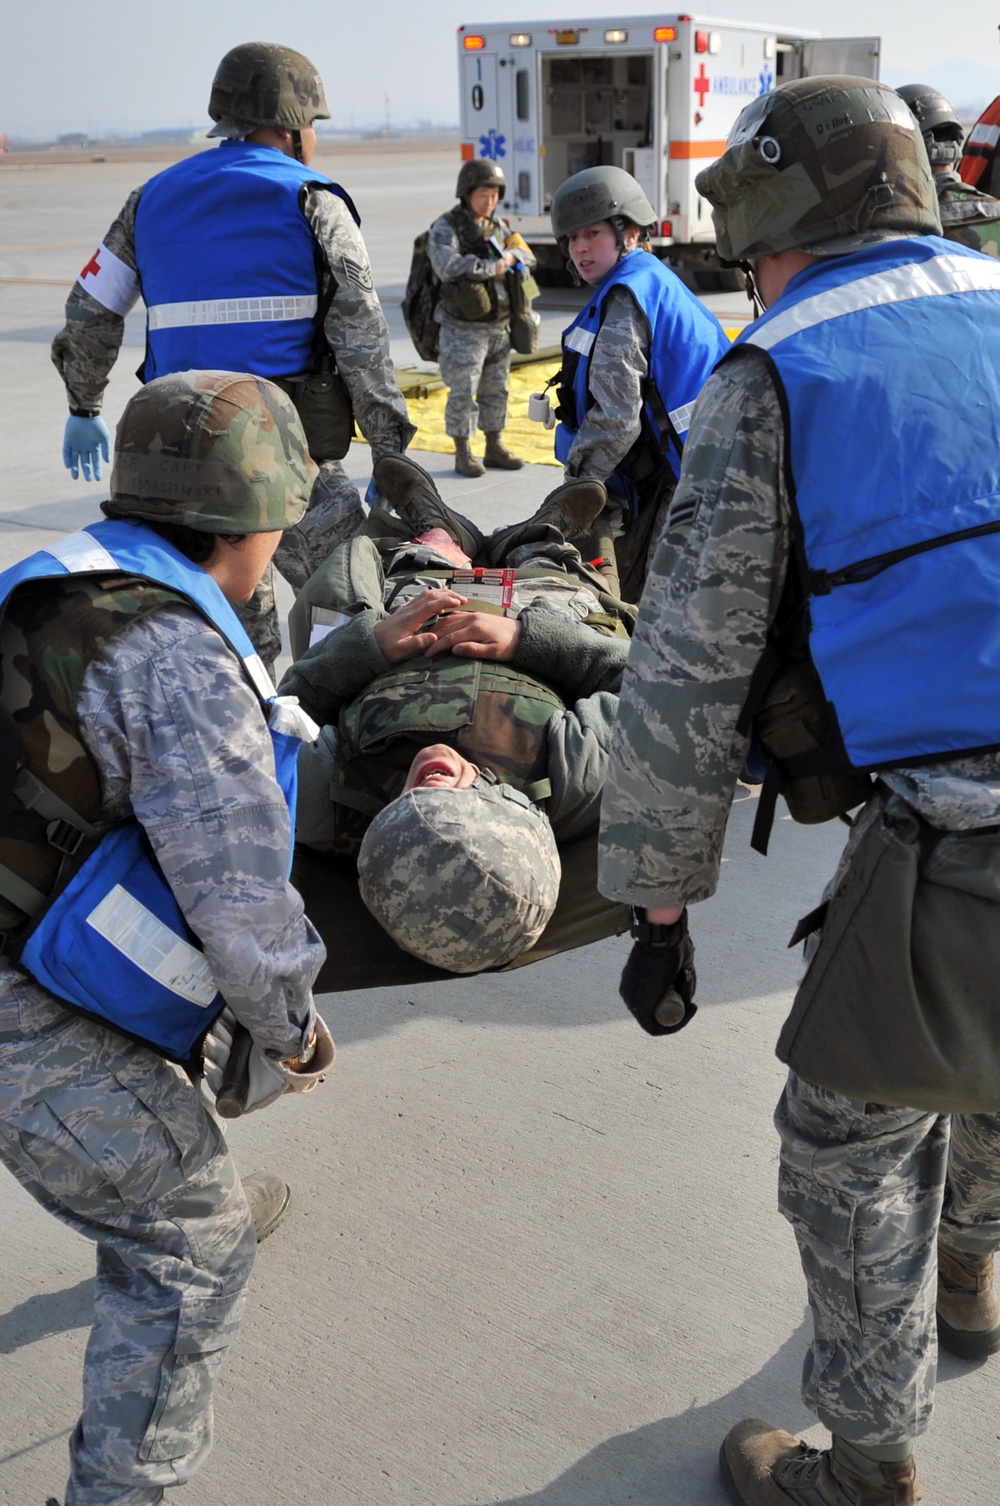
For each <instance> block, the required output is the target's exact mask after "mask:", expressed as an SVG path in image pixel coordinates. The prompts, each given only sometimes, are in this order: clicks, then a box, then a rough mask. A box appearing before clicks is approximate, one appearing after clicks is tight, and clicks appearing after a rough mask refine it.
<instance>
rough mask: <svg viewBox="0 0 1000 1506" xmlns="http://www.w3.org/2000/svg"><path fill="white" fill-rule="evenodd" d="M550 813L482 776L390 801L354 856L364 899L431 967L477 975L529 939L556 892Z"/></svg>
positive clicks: (523, 946) (388, 928) (534, 936)
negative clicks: (460, 787)
mask: <svg viewBox="0 0 1000 1506" xmlns="http://www.w3.org/2000/svg"><path fill="white" fill-rule="evenodd" d="M560 875H561V868H560V863H559V853H558V852H557V850H556V844H555V838H554V837H553V835H552V827H551V826H550V824H549V820H548V817H547V816H546V815H545V814H544V813H543V812H542V811H541V810H539V808H538V807H537V806H536V805H533V804H532V803H531V801H530V800H529V799H528V798H527V796H526V795H523V794H521V792H520V791H519V790H515V789H514V788H513V787H512V786H511V785H508V784H496V783H491V782H489V780H488V779H487V778H485V777H484V776H483V775H479V776H478V777H477V779H476V780H475V782H474V783H473V784H471V785H469V786H468V788H467V789H464V790H456V789H415V790H409V791H408V792H407V793H406V794H405V795H400V796H399V798H398V799H396V800H392V801H390V803H389V804H388V805H387V806H386V807H385V809H384V810H382V811H380V812H379V814H378V815H377V816H376V817H375V819H374V821H373V822H372V824H371V826H370V827H369V828H368V830H367V832H366V833H365V836H364V840H363V841H362V843H361V850H360V852H359V854H358V885H359V888H360V891H361V898H362V899H363V900H364V902H365V904H366V905H367V906H368V909H369V910H370V911H371V913H372V914H373V915H374V916H375V919H376V920H377V921H378V922H379V924H380V925H381V926H382V928H383V930H385V931H387V932H388V934H389V935H390V936H391V937H392V939H393V941H395V942H396V944H397V945H398V946H400V947H402V948H403V950H404V951H406V952H411V953H412V954H413V955H414V956H416V957H419V958H421V960H422V961H424V962H428V963H430V964H431V965H432V966H433V967H439V968H443V969H444V970H445V971H447V972H451V973H476V972H480V971H482V970H483V969H486V968H491V967H502V966H503V965H504V963H507V962H511V961H513V959H514V958H515V957H518V956H520V954H521V953H522V952H524V951H527V949H528V948H529V947H531V946H533V945H534V943H535V942H536V941H537V940H538V938H539V936H540V935H541V934H542V932H543V931H544V929H545V927H546V925H547V924H548V922H549V919H550V918H551V915H552V912H553V910H554V909H555V906H556V900H557V898H558V896H559V879H560Z"/></svg>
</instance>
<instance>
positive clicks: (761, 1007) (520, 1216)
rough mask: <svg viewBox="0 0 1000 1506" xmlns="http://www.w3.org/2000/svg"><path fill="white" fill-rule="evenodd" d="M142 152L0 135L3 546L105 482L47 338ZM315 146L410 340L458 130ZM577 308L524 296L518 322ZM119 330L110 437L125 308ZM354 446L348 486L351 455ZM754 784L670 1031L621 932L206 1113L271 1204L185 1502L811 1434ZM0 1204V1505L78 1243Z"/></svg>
mask: <svg viewBox="0 0 1000 1506" xmlns="http://www.w3.org/2000/svg"><path fill="white" fill-rule="evenodd" d="M161 165H162V164H160V163H156V164H155V165H152V166H150V165H148V164H146V165H144V164H143V163H142V161H140V160H138V159H136V160H135V161H130V162H126V163H124V164H122V163H119V162H115V163H90V162H86V161H81V162H80V163H79V164H72V165H65V164H54V163H53V164H48V163H43V164H42V165H40V166H18V164H17V160H16V159H6V160H4V159H0V203H2V206H3V219H2V224H3V230H2V232H0V237H2V245H0V362H2V375H0V382H2V400H0V424H2V427H3V458H4V472H5V479H4V488H3V497H2V500H0V565H6V564H9V563H10V562H11V561H13V560H15V559H17V558H19V557H21V556H22V555H23V554H25V553H28V552H30V551H31V550H33V549H36V548H39V547H43V546H44V545H45V544H46V542H48V541H50V540H51V539H53V538H55V537H57V536H58V535H59V534H61V533H62V532H64V531H66V530H69V529H73V528H77V527H80V526H81V525H82V524H84V523H87V522H89V521H91V520H93V519H95V518H96V517H97V516H98V508H97V502H98V501H99V499H100V497H101V496H102V495H106V488H105V487H104V486H94V485H91V486H89V487H88V486H86V485H85V484H84V483H82V482H73V481H72V480H71V479H70V477H69V474H68V472H67V471H65V470H64V469H63V467H62V464H61V459H60V449H61V436H62V429H63V423H64V418H65V402H64V397H63V393H62V387H61V384H60V382H59V380H58V378H57V376H56V374H55V372H54V370H53V369H52V367H51V366H50V363H49V357H48V345H49V341H50V340H51V338H52V336H53V335H54V334H55V332H56V330H57V329H58V328H59V327H60V325H61V322H62V304H63V300H64V298H65V296H66V291H67V290H68V287H69V285H71V284H72V282H73V280H74V278H75V276H76V273H77V272H78V270H79V268H80V267H81V266H82V265H83V264H84V262H85V261H86V260H87V258H88V257H89V255H90V253H91V252H92V251H93V249H94V247H95V245H96V244H97V241H98V240H99V239H100V237H101V236H102V235H103V233H104V230H105V229H106V227H107V225H108V224H109V223H110V221H111V219H112V217H113V215H114V214H115V212H116V211H117V209H118V208H119V207H120V205H121V204H122V202H123V201H124V199H125V197H126V195H127V193H128V191H129V190H130V189H131V188H132V187H133V186H135V184H137V183H140V182H142V181H143V180H144V179H145V178H146V177H147V176H149V175H150V173H151V172H153V171H157V170H158V169H159V167H160V166H161ZM318 166H320V167H321V168H323V169H324V170H326V171H328V172H330V173H331V174H332V175H333V176H335V177H338V178H340V179H341V180H342V181H343V182H344V184H345V186H346V187H347V188H348V189H349V190H350V192H351V193H352V194H353V195H354V196H355V198H356V201H357V203H358V206H359V209H360V211H361V214H362V218H363V221H364V231H365V235H366V238H367V241H368V245H369V247H370V250H371V253H372V261H373V265H374V270H375V276H376V281H377V284H378V287H379V290H380V292H381V294H382V296H383V300H384V303H385V307H386V313H387V315H388V317H389V320H390V327H391V329H392V332H393V336H394V347H393V353H394V357H395V358H396V359H397V360H398V361H399V362H401V363H407V364H408V363H411V362H412V359H413V352H412V347H410V345H409V342H408V340H406V338H405V333H404V331H403V329H402V324H401V320H400V318H399V310H398V302H397V301H396V300H398V298H399V295H400V293H401V291H402V285H403V283H404V281H405V277H406V271H407V268H408V265H409V251H410V246H411V243H412V239H413V236H414V235H415V234H416V233H417V232H418V230H420V229H421V228H424V227H425V226H426V225H427V224H428V223H429V221H430V219H431V218H432V217H433V216H434V215H435V214H437V213H440V212H441V211H442V210H443V209H444V208H447V207H448V206H449V205H450V203H451V202H452V188H453V184H454V177H455V172H456V168H457V152H456V150H455V148H454V147H453V146H447V147H442V148H439V147H436V146H435V147H433V148H432V149H428V150H424V151H416V152H408V153H407V154H406V155H405V156H399V155H397V154H395V153H393V152H392V150H391V149H389V150H387V151H384V152H371V151H366V152H352V151H350V150H349V149H348V148H347V147H346V146H345V147H341V148H338V151H337V152H336V153H335V154H334V155H333V156H330V157H327V156H324V157H322V158H321V159H320V161H319V163H318ZM571 301H572V299H571V297H569V298H562V297H560V296H555V297H554V296H553V295H549V296H548V299H547V310H546V312H545V316H544V317H545V325H544V328H543V341H546V342H547V341H548V340H549V339H550V338H552V337H554V336H556V335H557V333H558V330H559V329H560V328H561V327H562V326H563V324H565V323H566V322H568V317H569V315H568V313H567V311H566V308H565V307H562V308H560V307H558V306H557V305H559V304H563V305H565V304H567V303H570V302H571ZM709 301H710V302H711V303H712V304H713V306H716V307H717V308H718V309H720V310H721V311H722V312H725V313H727V314H729V313H731V312H742V311H743V309H744V308H745V303H744V301H743V300H742V299H741V298H728V299H726V298H721V297H720V298H712V299H711V300H709ZM126 345H127V348H126V349H125V350H123V352H122V354H121V357H120V359H119V362H118V365H117V367H116V369H115V372H114V374H113V376H112V379H111V384H110V388H109V392H108V397H107V404H106V415H107V418H108V422H109V426H110V427H111V428H112V430H113V428H114V423H115V421H116V420H117V418H118V416H119V414H120V412H121V409H122V407H123V405H124V403H125V401H126V400H127V398H128V396H129V395H130V393H131V392H132V391H134V390H135V385H136V383H135V379H134V377H133V375H132V372H133V371H134V368H135V366H136V365H137V364H138V362H139V360H140V358H141V355H142V320H141V315H133V316H132V317H131V318H130V320H129V325H128V332H127V337H126ZM416 458H418V459H420V460H421V461H424V462H426V464H427V465H428V468H429V469H430V471H431V472H432V473H433V474H434V475H435V477H437V478H438V479H439V481H440V484H441V488H442V491H443V492H444V494H445V496H446V498H447V499H448V500H449V501H451V502H453V503H454V504H455V505H457V506H459V507H460V508H461V509H462V510H463V511H466V512H467V513H468V514H469V515H470V516H471V517H472V518H474V519H475V521H476V522H478V523H479V524H480V525H481V526H483V527H492V526H495V525H496V524H498V523H500V522H502V521H505V520H510V519H514V518H517V517H523V516H525V515H526V514H527V513H529V512H530V511H531V510H532V509H533V508H534V507H535V506H536V505H537V503H538V501H540V500H541V498H542V497H543V496H544V495H545V494H546V492H547V491H548V490H549V489H550V488H551V486H552V485H553V484H554V483H555V482H556V481H557V479H558V473H556V472H554V471H552V470H551V469H550V468H547V467H541V466H533V467H526V468H525V470H524V471H521V472H519V473H517V474H516V475H505V474H497V473H487V475H486V476H485V477H484V478H483V479H481V480H478V481H467V480H463V479H461V478H458V477H456V476H455V475H454V473H453V471H452V470H451V462H450V459H449V457H447V456H442V455H437V454H427V455H421V454H420V453H419V452H416ZM348 464H349V467H350V470H351V474H352V475H353V476H354V477H355V478H356V479H357V480H358V481H359V482H360V483H361V484H362V486H363V485H365V484H366V483H367V479H368V474H369V455H368V451H367V448H366V447H365V446H364V445H360V444H357V445H355V446H354V447H353V448H352V451H351V455H350V458H349V462H348ZM286 599H287V598H286ZM754 808H755V800H754V799H753V797H752V796H751V795H750V794H749V792H746V791H741V792H740V797H739V798H738V800H737V803H736V805H735V806H734V809H733V815H732V819H731V821H730V829H729V836H728V841H727V847H726V858H725V863H724V867H723V875H722V882H721V885H720V888H719V892H718V895H717V896H716V897H715V899H713V900H712V901H711V902H709V903H707V904H705V905H699V906H698V907H697V908H696V909H695V911H694V913H693V916H692V931H693V934H694V936H695V939H696V942H697V946H698V972H699V994H698V998H699V1004H700V1010H699V1013H698V1016H697V1018H696V1019H695V1020H694V1022H693V1023H692V1024H691V1026H690V1027H689V1028H688V1029H687V1030H686V1031H685V1032H684V1033H683V1034H681V1035H679V1036H676V1037H668V1038H663V1039H660V1040H652V1039H650V1038H649V1037H647V1036H645V1035H644V1034H643V1033H642V1032H641V1031H640V1030H639V1029H638V1027H637V1026H636V1025H635V1024H634V1022H633V1021H632V1019H631V1017H630V1016H629V1015H628V1014H627V1013H626V1011H625V1009H624V1006H623V1005H622V1004H621V1002H620V1000H619V999H618V996H617V984H618V977H619V973H620V970H621V966H622V963H623V961H624V958H625V956H626V953H627V947H628V943H627V941H625V940H617V941H615V940H612V941H607V942H603V943H601V944H599V945H597V946H592V947H589V948H586V949H582V950H580V951H577V952H572V953H568V954H564V955H563V956H561V957H559V958H556V959H553V960H552V961H550V962H546V963H541V964H538V965H536V966H534V967H531V968H526V969H524V970H523V971H521V972H518V973H516V974H514V975H512V976H509V977H498V976H489V975H485V976H482V977H478V978H472V979H461V980H455V981H454V982H451V983H447V984H443V985H434V986H422V987H415V988H410V989H405V988H400V989H376V990H369V991H361V992H353V993H345V994H328V995H325V996H324V997H323V998H322V999H321V1000H320V1009H321V1011H322V1013H323V1014H324V1016H325V1018H326V1019H327V1021H328V1022H329V1024H330V1027H331V1029H332V1031H333V1034H334V1037H335V1039H336V1040H337V1043H338V1048H339V1049H338V1059H337V1063H336V1066H335V1068H334V1070H333V1072H332V1074H331V1076H330V1078H329V1080H328V1082H327V1083H326V1085H325V1086H324V1087H323V1088H321V1089H319V1090H318V1091H317V1092H316V1093H314V1094H312V1095H311V1096H309V1097H308V1098H305V1099H302V1098H297V1099H294V1100H285V1101H283V1102H281V1103H279V1104H277V1105H275V1106H274V1107H272V1108H270V1109H268V1110H267V1111H266V1112H264V1113H261V1114H256V1115H253V1116H251V1117H248V1118H247V1119H246V1120H243V1121H239V1122H237V1123H235V1124H234V1125H233V1126H232V1128H231V1131H230V1138H231V1143H232V1145H233V1148H234V1151H235V1154H236V1157H237V1160H238V1163H239V1165H240V1166H241V1168H242V1169H243V1170H244V1171H248V1170H252V1169H254V1168H255V1167H261V1166H267V1167H270V1168H273V1169H275V1170H277V1171H280V1172H281V1173H282V1174H283V1175H284V1176H285V1177H286V1178H287V1179H288V1181H289V1182H290V1183H291V1184H292V1186H293V1189H294V1203H293V1207H292V1212H291V1215H290V1216H289V1218H288V1219H287V1220H286V1221H285V1223H284V1224H283V1225H282V1226H281V1227H280V1228H279V1229H278V1230H277V1231H276V1233H275V1234H274V1235H273V1236H272V1237H271V1238H270V1239H269V1240H268V1242H267V1243H266V1244H265V1245H264V1246H262V1248H261V1250H260V1254H259V1259H258V1262H257V1266H256V1269H255V1272H254V1278H253V1290H252V1293H251V1300H250V1302H249V1304H248V1309H247V1318H246V1322H245V1325H244V1328H243V1331H242V1333H241V1335H240V1338H239V1340H238V1342H237V1344H236V1345H235V1347H234V1349H233V1351H232V1353H231V1356H230V1359H229V1362H228V1365H227V1367H226V1369H225V1371H224V1373H223V1375H222V1378H221V1381H220V1384H219V1387H218V1391H217V1400H216V1421H217V1440H216V1446H215V1450H214V1453H213V1455H212V1457H211V1459H210V1461H209V1463H208V1465H207V1466H206V1468H205V1469H204V1470H203V1471H202V1472H201V1473H200V1474H199V1475H198V1476H197V1477H196V1479H195V1480H194V1481H193V1482H192V1483H191V1484H190V1485H189V1486H188V1487H187V1488H186V1490H185V1492H184V1495H183V1499H184V1501H185V1503H186V1506H216V1503H234V1506H236V1503H239V1506H272V1503H273V1502H275V1501H283V1500H286V1499H294V1500H301V1501H310V1502H311V1501H315V1502H322V1503H324V1506H325V1503H335V1506H383V1503H386V1502H393V1503H398V1506H473V1503H490V1506H625V1503H630V1506H723V1502H724V1501H725V1495H724V1492H723V1490H722V1487H721V1484H720V1483H719V1479H718V1474H717V1464H716V1454H717V1450H718V1446H719V1443H720V1441H721V1439H722V1436H723V1434H724V1433H725V1432H726V1430H727V1429H728V1428H729V1427H730V1426H731V1425H732V1424H733V1423H734V1422H736V1421H738V1420H739V1419H740V1418H741V1417H744V1416H747V1415H751V1414H756V1415H758V1416H764V1417H770V1418H771V1419H773V1420H774V1421H776V1422H778V1423H780V1424H782V1425H783V1426H785V1427H787V1428H789V1429H791V1430H793V1431H801V1432H802V1433H803V1436H805V1437H807V1438H808V1439H809V1441H811V1442H813V1443H816V1444H819V1445H822V1444H824V1443H825V1435H824V1433H823V1430H822V1429H821V1428H819V1427H817V1426H816V1425H815V1424H813V1423H812V1419H811V1418H810V1415H809V1414H808V1413H807V1412H806V1410H805V1409H804V1407H803V1406H802V1403H801V1401H800V1400H799V1396H798V1382H799V1372H800V1367H801V1362H802V1356H803V1352H804V1349H805V1345H806V1341H807V1335H808V1333H809V1316H808V1311H807V1308H806V1303H805V1288H804V1283H803V1280H802V1276H801V1272H800V1270H799V1264H798V1257H797V1253H796V1248H795V1242H794V1239H793V1237H792V1233H791V1230H790V1229H789V1228H788V1226H787V1225H786V1224H785V1223H784V1221H783V1220H782V1218H781V1217H780V1215H779V1214H778V1212H777V1209H776V1205H775V1177H776V1164H777V1139H776V1136H775V1134H774V1131H773V1128H772V1125H771V1122H770V1116H771V1111H772V1107H773V1104H774V1102H775V1100H776V1099H777V1096H778V1094H779V1092H780V1089H781V1084H782V1080H783V1072H782V1069H781V1067H780V1065H779V1064H778V1062H777V1061H776V1059H775V1057H774V1055H773V1043H774V1041H775V1039H776V1037H777V1033H778V1030H779V1028H780V1025H781V1022H782V1020H783V1018H784V1016H785V1014H786V1012H787V1010H788V1007H789V1004H790V1001H791V997H792V993H793V990H794V987H795V981H796V976H797V972H798V968H799V960H798V955H797V953H793V952H789V951H788V950H787V949H786V945H785V943H786V941H787V938H788V936H789V935H790V933H791V931H792V928H793V926H794V924H795V921H796V919H797V918H798V916H799V915H800V914H801V913H803V912H805V911H806V910H809V909H810V908H812V906H813V905H814V904H815V903H816V902H817V901H818V897H819V895H820V892H821V889H822V886H823V883H824V881H825V879H826V877H827V876H828V874H829V873H830V871H831V869H832V867H833V865H834V863H835V860H836V854H837V852H838V850H839V847H840V845H841V840H842V835H843V833H842V829H841V828H840V827H839V826H838V825H837V824H836V823H833V824H831V825H829V826H826V827H821V828H813V829H805V828H801V827H796V826H794V825H793V824H792V822H791V821H790V820H788V819H787V817H786V818H784V819H780V820H779V821H778V822H777V825H776V829H775V833H774V837H773V840H772V850H771V856H770V857H769V858H768V859H766V860H764V859H761V858H759V857H758V856H757V855H755V854H754V853H752V852H751V851H750V848H749V835H750V827H751V825H752V819H753V814H754ZM328 943H329V945H330V948H331V950H332V951H333V952H335V951H336V937H330V938H328ZM0 1221H2V1225H3V1227H4V1228H5V1229H6V1231H7V1233H6V1235H5V1238H4V1246H5V1251H4V1256H5V1258H4V1259H3V1262H2V1264H0V1506H41V1503H42V1501H43V1500H44V1499H45V1497H46V1496H48V1495H57V1496H59V1497H60V1498H61V1495H62V1489H63V1484H64V1481H65V1475H66V1441H67V1438H68V1436H69V1433H70V1431H71V1429H72V1427H73V1425H74V1423H75V1421H76V1416H77V1410H78V1405H79V1376H80V1368H81V1363H82V1356H83V1349H84V1344H85V1341H86V1335H87V1329H88V1326H89V1322H90V1310H91V1301H92V1285H93V1284H92V1275H93V1252H92V1250H91V1249H90V1248H89V1247H88V1245H87V1244H86V1242H85V1241H84V1240H82V1239H80V1238H79V1237H78V1236H77V1235H75V1234H73V1233H71V1232H70V1231H69V1230H67V1229H65V1228H63V1227H62V1226H61V1225H60V1224H58V1223H57V1222H56V1221H55V1220H54V1219H52V1218H51V1217H50V1216H49V1215H48V1214H46V1213H44V1212H43V1211H42V1210H41V1209H40V1208H39V1207H37V1206H36V1205H35V1204H34V1203H33V1202H32V1200H31V1199H30V1198H28V1197H27V1196H26V1195H25V1194H24V1193H23V1192H22V1191H21V1190H20V1188H18V1186H17V1185H16V1183H15V1182H14V1181H13V1180H12V1179H11V1178H10V1177H7V1176H5V1175H2V1174H0ZM998 1376H1000V1358H998V1359H994V1360H993V1361H991V1362H989V1363H987V1364H984V1365H980V1366H969V1365H965V1364H961V1363H959V1362H958V1361H956V1360H953V1359H951V1358H949V1357H948V1356H943V1357H942V1361H941V1367H940V1376H939V1389H938V1405H937V1412H936V1416H935V1419H934V1424H933V1428H932V1431H931V1433H930V1434H929V1435H928V1437H927V1439H926V1440H925V1441H924V1442H923V1443H922V1445H921V1447H920V1450H919V1454H918V1463H919V1468H920V1476H921V1481H922V1485H923V1491H924V1501H925V1503H927V1506H934V1503H936V1506H993V1503H995V1502H996V1500H997V1496H998V1491H997V1488H996V1484H995V1480H996V1474H997V1462H998V1458H997V1439H998V1425H997V1381H998ZM991 1481H994V1483H993V1484H991V1483H990V1482H991ZM177 1499H180V1497H178V1498H177Z"/></svg>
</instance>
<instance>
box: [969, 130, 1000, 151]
mask: <svg viewBox="0 0 1000 1506" xmlns="http://www.w3.org/2000/svg"><path fill="white" fill-rule="evenodd" d="M998 141H1000V126H995V125H974V126H973V127H972V130H971V131H970V132H969V139H968V141H967V142H966V143H965V144H966V146H996V144H997V142H998Z"/></svg>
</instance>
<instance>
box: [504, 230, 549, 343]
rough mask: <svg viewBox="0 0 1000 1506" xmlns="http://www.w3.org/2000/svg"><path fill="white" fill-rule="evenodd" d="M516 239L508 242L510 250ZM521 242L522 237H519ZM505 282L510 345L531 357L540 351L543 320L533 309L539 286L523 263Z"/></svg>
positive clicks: (512, 271)
mask: <svg viewBox="0 0 1000 1506" xmlns="http://www.w3.org/2000/svg"><path fill="white" fill-rule="evenodd" d="M513 240H514V237H513V236H511V238H510V240H508V242H507V247H508V249H510V247H511V242H512V241H513ZM517 240H518V241H519V240H520V236H518V237H517ZM504 281H505V282H506V284H507V296H508V298H509V299H510V343H511V347H512V349H514V350H516V351H517V353H518V355H521V356H530V355H531V353H532V351H534V350H537V349H538V331H539V328H540V326H541V322H542V321H541V319H540V318H539V316H538V315H537V314H536V313H535V312H534V310H533V309H532V307H531V305H532V301H533V300H534V299H535V298H537V297H538V284H537V282H536V281H535V279H534V278H533V277H532V275H531V273H530V272H529V271H528V269H527V268H526V267H525V266H523V265H522V264H521V263H518V264H517V266H515V267H512V268H511V270H510V271H509V272H508V273H507V276H506V277H505V279H504Z"/></svg>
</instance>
